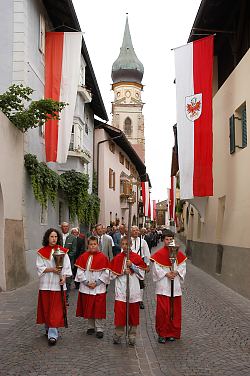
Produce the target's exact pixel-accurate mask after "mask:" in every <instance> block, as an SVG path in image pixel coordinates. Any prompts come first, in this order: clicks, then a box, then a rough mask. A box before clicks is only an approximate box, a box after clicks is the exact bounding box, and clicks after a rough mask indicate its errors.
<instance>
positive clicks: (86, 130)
mask: <svg viewBox="0 0 250 376" xmlns="http://www.w3.org/2000/svg"><path fill="white" fill-rule="evenodd" d="M85 133H86V134H89V127H88V124H87V123H85Z"/></svg>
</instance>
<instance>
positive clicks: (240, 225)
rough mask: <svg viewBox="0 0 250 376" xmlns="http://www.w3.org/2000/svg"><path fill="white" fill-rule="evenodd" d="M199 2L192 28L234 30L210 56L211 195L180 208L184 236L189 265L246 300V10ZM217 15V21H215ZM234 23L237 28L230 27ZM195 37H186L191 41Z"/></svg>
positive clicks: (249, 251)
mask: <svg viewBox="0 0 250 376" xmlns="http://www.w3.org/2000/svg"><path fill="white" fill-rule="evenodd" d="M208 3H209V2H208V1H203V2H202V4H201V7H200V10H199V12H198V14H197V17H196V20H195V23H194V28H195V30H197V28H198V29H207V30H209V29H210V30H213V29H215V28H216V29H220V30H223V29H225V28H227V30H232V29H234V30H235V32H234V33H235V35H237V38H236V39H235V36H234V35H232V34H228V35H227V36H226V35H224V34H223V33H222V34H220V33H219V34H217V35H216V36H215V50H214V55H215V56H214V88H213V89H214V96H213V178H214V195H213V196H212V197H209V198H204V199H200V201H199V200H195V201H194V202H186V203H185V205H184V206H183V214H182V215H183V222H184V229H185V230H184V235H185V237H186V239H187V247H188V251H189V253H191V257H192V262H193V263H194V264H195V265H197V266H198V267H200V268H202V269H203V270H205V271H206V272H208V273H209V274H211V275H212V276H213V277H215V278H216V279H218V280H219V281H221V282H222V283H224V284H226V285H227V286H229V287H230V288H232V289H234V290H235V291H237V292H239V293H240V294H242V295H244V296H245V297H248V298H250V292H249V288H248V286H249V285H250V275H249V272H248V265H249V263H250V232H249V223H248V219H247V218H248V213H249V210H250V192H249V189H248V183H249V182H250V172H249V169H248V168H247V166H248V163H249V160H250V149H249V145H248V143H249V142H248V131H249V119H250V107H249V104H250V93H249V85H250V74H249V64H250V50H249V47H250V44H249V30H250V22H249V15H250V6H249V4H248V2H237V3H235V2H233V1H222V2H220V5H219V6H216V5H215V4H212V6H211V2H210V3H209V4H208ZM215 9H216V14H217V18H216V21H215V19H214V13H215ZM235 21H236V23H235ZM194 38H195V36H194V35H193V34H192V33H191V35H190V39H189V40H193V39H194Z"/></svg>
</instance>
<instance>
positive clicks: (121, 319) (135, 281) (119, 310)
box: [110, 236, 147, 346]
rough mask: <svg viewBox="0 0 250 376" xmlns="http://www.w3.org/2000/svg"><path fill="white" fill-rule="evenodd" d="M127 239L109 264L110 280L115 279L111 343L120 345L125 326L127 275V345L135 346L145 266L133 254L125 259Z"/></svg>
mask: <svg viewBox="0 0 250 376" xmlns="http://www.w3.org/2000/svg"><path fill="white" fill-rule="evenodd" d="M127 251H128V238H127V236H124V237H123V238H122V239H121V253H119V254H118V255H117V256H115V257H114V258H113V259H112V261H111V263H110V279H111V280H112V279H115V306H114V312H115V320H114V321H115V333H114V337H113V342H114V343H115V344H120V343H121V337H122V335H123V333H124V328H125V325H126V296H127V295H126V292H127V275H129V345H130V346H134V345H135V337H136V329H137V326H138V325H139V311H140V308H139V302H140V301H141V292H140V283H139V280H140V279H141V280H143V279H144V274H145V270H146V269H147V265H146V264H145V262H144V261H143V260H142V258H141V257H140V256H139V255H137V254H136V253H134V252H129V259H128V257H127Z"/></svg>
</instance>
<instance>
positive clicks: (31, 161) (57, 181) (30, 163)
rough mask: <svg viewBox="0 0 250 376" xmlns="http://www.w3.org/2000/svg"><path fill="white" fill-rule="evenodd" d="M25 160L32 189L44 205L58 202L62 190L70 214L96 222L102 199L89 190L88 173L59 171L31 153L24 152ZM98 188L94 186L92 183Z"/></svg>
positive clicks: (89, 222)
mask: <svg viewBox="0 0 250 376" xmlns="http://www.w3.org/2000/svg"><path fill="white" fill-rule="evenodd" d="M24 161H25V162H24V164H25V167H26V169H27V172H28V174H29V175H30V178H31V184H32V188H33V193H34V196H35V198H36V200H37V201H38V202H39V203H40V205H42V206H43V207H47V203H48V200H50V201H51V202H52V204H53V206H55V203H56V198H57V196H58V192H59V190H60V191H61V193H62V194H63V195H64V197H65V198H66V200H67V202H68V206H69V212H70V218H71V220H74V219H75V217H77V218H78V221H79V222H80V223H85V224H95V223H96V222H97V220H98V216H99V212H100V199H99V197H98V196H97V194H96V193H95V191H94V192H93V193H92V194H89V193H88V188H89V177H88V175H86V174H83V173H81V172H77V171H75V170H70V171H66V172H64V173H63V174H61V175H58V174H57V173H56V172H55V171H53V170H51V169H50V168H49V167H48V166H47V165H46V163H44V162H38V160H37V157H36V156H35V155H32V154H26V155H25V156H24ZM93 189H94V190H95V188H94V187H93Z"/></svg>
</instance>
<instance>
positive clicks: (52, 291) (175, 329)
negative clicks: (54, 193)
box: [36, 222, 186, 346]
mask: <svg viewBox="0 0 250 376" xmlns="http://www.w3.org/2000/svg"><path fill="white" fill-rule="evenodd" d="M69 229H70V227H69V224H68V223H67V222H63V223H62V224H61V231H62V232H61V233H60V232H59V231H58V230H57V229H53V228H51V229H48V230H47V231H46V232H45V234H44V237H43V242H42V245H43V247H42V248H41V249H39V250H38V252H37V260H36V267H37V272H38V276H39V294H38V306H37V324H44V328H45V334H46V336H47V338H48V343H49V345H55V344H56V343H57V340H58V328H61V327H67V325H68V324H67V306H68V305H69V304H70V299H69V297H70V290H71V289H72V281H73V280H74V282H75V288H76V289H79V291H78V299H77V308H76V316H77V317H82V318H83V319H86V320H87V332H86V334H87V335H95V336H96V338H98V339H102V338H103V336H104V331H105V319H106V300H107V294H108V293H109V290H110V289H109V288H108V285H109V284H110V283H111V282H112V281H113V280H114V281H115V300H114V335H113V343H114V344H116V345H118V344H120V343H121V342H122V337H123V335H124V332H126V342H127V343H128V345H129V346H135V344H136V332H137V327H138V325H139V323H140V309H144V308H145V306H144V302H143V291H144V289H145V288H146V283H145V282H147V281H148V280H149V279H148V277H146V275H147V274H148V273H149V272H150V270H151V272H152V277H153V281H154V282H155V284H156V291H155V293H156V315H155V329H156V333H157V334H158V342H159V343H161V344H164V343H166V342H167V341H174V340H175V339H179V338H180V336H181V295H182V292H181V284H182V283H183V282H184V279H185V274H186V256H185V255H184V254H183V253H182V252H181V251H180V246H179V245H178V244H177V242H176V240H175V238H174V233H172V232H171V231H170V230H167V229H164V230H163V231H162V234H161V236H162V240H163V247H162V248H161V249H159V250H156V252H155V253H153V254H152V255H151V250H152V248H153V247H155V246H156V245H157V244H158V241H157V242H156V244H155V243H154V242H153V239H154V234H155V233H156V230H155V229H150V228H149V229H145V228H141V229H139V228H138V227H137V226H132V227H131V229H130V230H131V231H129V232H130V233H129V234H128V229H127V228H126V226H125V225H124V224H123V225H121V226H115V227H113V228H112V227H110V228H109V229H107V227H104V226H103V225H101V224H97V225H96V226H95V227H93V229H92V233H91V234H89V236H88V238H87V237H86V236H85V235H84V234H81V233H80V229H79V228H72V229H71V232H70V231H69ZM107 231H109V234H107ZM128 235H130V236H129V237H128ZM145 279H146V281H145Z"/></svg>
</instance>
